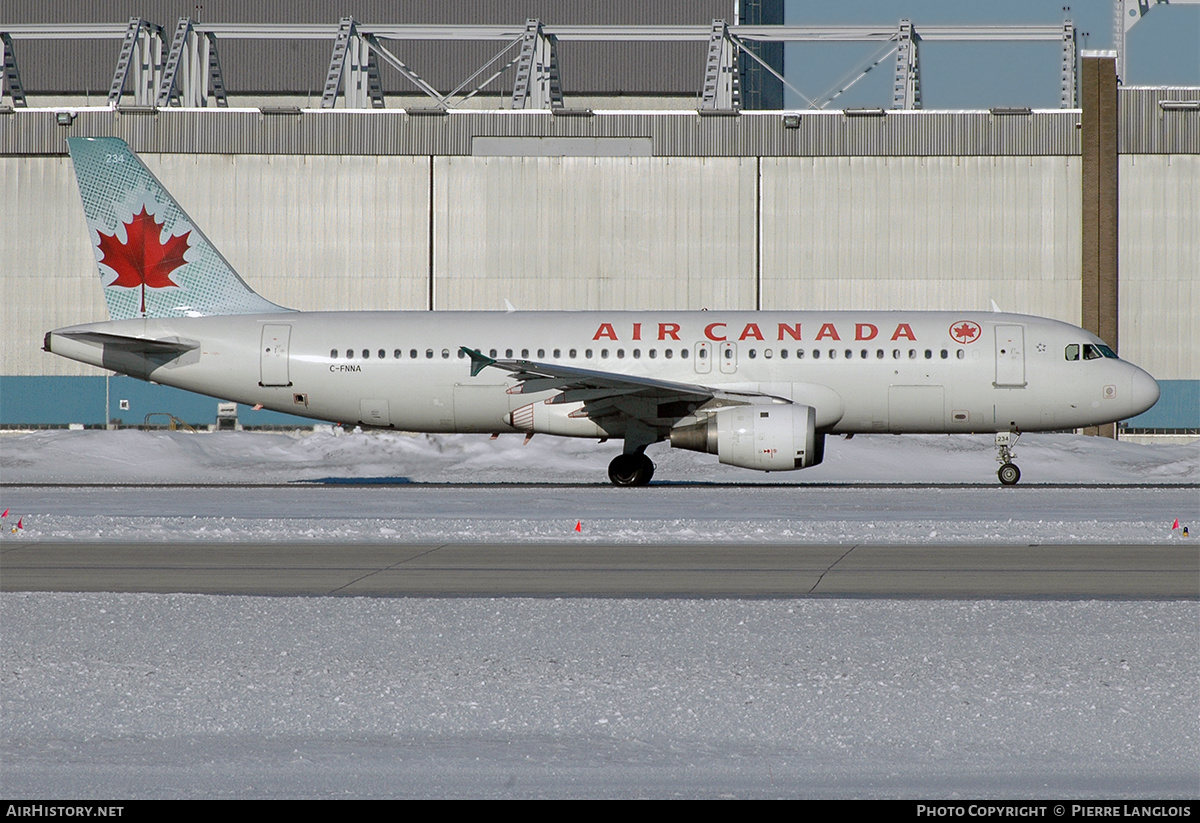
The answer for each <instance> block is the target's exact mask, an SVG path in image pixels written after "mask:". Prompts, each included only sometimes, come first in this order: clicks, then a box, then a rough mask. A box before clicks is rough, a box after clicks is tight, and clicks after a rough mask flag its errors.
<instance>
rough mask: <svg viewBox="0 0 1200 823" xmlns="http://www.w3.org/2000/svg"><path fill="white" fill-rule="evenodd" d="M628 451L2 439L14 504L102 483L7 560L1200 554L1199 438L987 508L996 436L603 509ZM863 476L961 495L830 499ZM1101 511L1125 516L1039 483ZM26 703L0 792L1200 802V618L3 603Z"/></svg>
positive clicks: (1068, 443)
mask: <svg viewBox="0 0 1200 823" xmlns="http://www.w3.org/2000/svg"><path fill="white" fill-rule="evenodd" d="M615 450H616V447H615V446H614V445H613V444H606V445H605V446H602V447H597V446H596V445H595V444H594V443H591V442H588V441H583V442H577V441H564V440H554V439H551V438H535V439H534V441H533V442H532V443H531V444H530V445H529V446H524V447H523V446H521V440H520V438H519V437H515V436H514V437H510V438H501V439H500V440H499V441H495V442H489V441H487V440H486V438H466V437H460V438H449V437H447V438H426V437H418V438H411V437H405V436H402V435H353V434H347V435H335V434H334V433H333V432H331V431H328V430H325V431H322V432H319V433H317V434H314V435H309V436H304V437H289V436H287V435H262V434H248V433H247V434H228V433H226V434H213V435H186V434H167V433H159V434H147V433H139V432H49V433H36V434H25V435H7V436H3V437H0V482H3V483H4V484H34V483H87V484H97V487H96V488H85V489H81V488H78V487H76V488H72V489H66V490H63V489H56V488H52V487H30V486H11V485H6V486H5V487H3V488H0V507H5V506H10V507H12V509H13V511H12V512H11V513H10V515H9V519H8V520H6V521H5V522H6V524H11V523H12V518H13V517H15V516H19V515H27V516H28V520H27V521H26V526H27V528H26V529H24V530H22V532H20V533H18V534H15V535H14V534H12V533H11V532H10V531H9V530H8V529H7V528H6V529H5V530H4V532H3V533H2V534H0V551H10V550H14V549H15V548H17V547H18V546H20V545H22V544H24V545H29V544H31V543H35V542H36V541H38V540H45V539H101V540H121V541H128V540H139V539H151V540H161V539H163V538H164V536H165V537H169V538H177V539H181V540H188V539H212V538H213V537H222V538H224V539H229V540H241V539H254V540H265V539H293V540H294V539H304V538H305V537H308V538H311V539H313V540H325V539H333V540H372V541H375V540H380V539H390V537H391V535H395V537H396V539H401V538H403V539H412V538H414V536H415V537H416V538H419V539H438V538H437V535H439V534H440V535H442V539H445V538H447V537H449V535H450V533H451V532H452V531H453V530H454V529H459V530H461V531H462V533H463V535H467V536H470V535H473V536H474V537H475V538H477V539H502V538H503V537H504V536H505V535H507V536H508V538H509V539H528V538H529V537H530V535H531V534H532V535H534V536H536V535H543V537H542V538H541V539H555V540H562V539H564V538H566V537H568V536H569V535H570V530H569V528H568V527H567V526H566V525H565V524H564V519H566V518H568V517H570V515H571V513H572V512H579V511H582V512H584V513H585V514H586V517H585V518H584V519H585V522H586V524H587V526H588V531H586V532H584V535H583V536H584V537H585V539H591V538H592V536H593V535H595V536H596V537H595V539H601V537H600V536H601V535H606V537H605V539H612V538H613V536H614V535H615V537H616V539H624V540H634V541H643V542H652V541H658V540H663V539H667V540H683V541H685V542H686V541H694V540H708V539H712V538H713V536H714V534H715V535H717V536H718V537H722V538H724V539H758V540H787V541H799V542H804V541H812V542H817V541H828V540H834V541H838V540H861V539H870V535H871V533H872V532H876V533H877V534H879V535H880V537H879V538H878V539H880V540H897V539H899V542H904V541H906V540H913V541H916V540H930V539H933V540H937V539H947V538H948V539H958V534H957V533H958V532H962V533H963V534H965V535H968V536H969V535H981V534H991V537H989V538H988V539H990V540H999V541H1001V542H1004V541H1016V540H1022V541H1024V540H1030V542H1038V540H1037V539H1042V540H1044V541H1045V542H1061V541H1063V540H1072V538H1073V539H1074V540H1081V541H1082V540H1096V541H1100V542H1103V541H1108V540H1112V539H1116V538H1114V537H1113V535H1116V534H1120V535H1124V536H1123V537H1121V538H1120V539H1124V540H1135V541H1136V540H1141V541H1146V542H1157V541H1161V540H1178V539H1181V538H1180V537H1179V533H1178V532H1177V531H1172V530H1171V529H1170V523H1169V522H1168V523H1165V524H1164V522H1163V520H1164V519H1167V518H1168V517H1169V516H1170V515H1171V514H1172V512H1177V515H1176V516H1179V517H1180V519H1181V520H1182V521H1183V522H1185V523H1186V522H1191V523H1195V522H1197V520H1200V492H1197V489H1196V484H1197V482H1198V480H1200V446H1197V445H1195V444H1192V445H1188V446H1169V447H1147V446H1133V445H1131V444H1127V443H1109V442H1105V441H1098V440H1095V439H1085V438H1076V437H1070V436H1059V435H1055V436H1048V435H1041V436H1039V435H1027V436H1026V437H1025V438H1023V439H1022V441H1021V443H1020V444H1019V446H1018V449H1017V452H1018V457H1019V459H1018V463H1019V464H1020V465H1021V467H1022V470H1023V472H1024V475H1025V479H1024V481H1023V483H1025V484H1029V485H1027V486H1026V485H1023V486H1019V487H1017V488H1015V489H999V488H998V487H996V486H995V479H994V471H995V463H994V460H993V454H994V452H993V450H992V447H991V442H990V438H948V437H902V438H894V437H856V438H854V439H853V440H851V441H840V440H834V441H831V442H830V443H829V448H828V450H827V458H826V459H827V462H826V464H825V465H823V466H821V467H817V468H815V469H811V470H807V471H805V472H801V473H796V474H788V475H757V474H755V473H752V472H746V471H742V470H736V469H728V468H726V467H721V466H719V465H718V464H717V463H716V461H715V459H714V458H706V457H704V456H702V455H694V454H691V453H681V452H674V451H666V450H662V451H654V452H652V456H653V457H654V458H655V460H656V462H657V463H658V464H659V470H658V473H657V474H656V478H655V479H656V481H660V482H657V483H656V485H654V486H651V487H650V488H649V489H643V490H622V489H611V488H609V487H607V484H606V478H605V474H604V472H605V466H606V465H607V462H608V460H609V459H610V458H611V456H612V454H613V453H615ZM383 479H386V480H388V481H389V482H400V483H403V482H405V481H407V482H408V483H429V484H434V485H429V486H424V485H414V486H409V485H400V486H392V485H389V486H379V485H377V483H378V482H379V481H380V480H383ZM295 481H305V485H303V486H300V487H292V486H289V487H286V488H278V487H272V488H269V489H267V488H264V489H247V488H246V487H245V485H240V486H235V485H231V484H255V483H270V484H277V483H293V482H295ZM314 481H318V485H317V486H316V487H315V488H314V487H311V486H310V485H308V484H309V483H312V482H314ZM347 481H349V482H352V483H353V484H354V485H344V484H345V483H346V482H347ZM814 482H815V483H817V484H819V485H813V483H814ZM863 482H866V483H882V484H905V483H914V482H915V483H927V484H948V485H938V486H936V487H930V488H910V487H907V488H906V487H902V486H899V485H897V486H894V487H888V486H886V485H885V486H884V487H879V486H873V487H869V488H853V487H845V486H841V485H838V484H847V483H863ZM1079 482H1085V483H1088V484H1101V485H1102V486H1107V488H1094V487H1093V488H1078V487H1076V488H1060V487H1056V486H1038V485H1037V484H1039V483H1051V484H1058V483H1079ZM112 483H148V484H151V485H152V486H171V487H177V488H165V489H160V488H144V487H139V488H137V489H134V490H131V489H129V488H128V487H126V488H116V489H114V488H112V487H108V486H106V485H105V484H112ZM195 483H215V484H226V485H225V487H223V488H217V489H195V488H194V486H192V487H188V486H187V484H195ZM513 483H517V484H529V485H518V486H517V487H516V488H515V489H513V488H511V484H513ZM543 483H548V484H550V485H538V484H543ZM764 483H765V484H767V485H764ZM778 483H785V484H788V485H784V486H775V485H772V484H778ZM439 484H468V485H466V486H465V487H451V486H446V485H439ZM728 484H739V485H736V486H734V485H728ZM740 484H749V485H740ZM755 484H757V485H755ZM794 484H800V485H799V486H796V485H794ZM966 484H978V485H976V486H974V487H967V488H956V487H955V486H958V485H966ZM1163 484H1166V485H1165V487H1164V485H1163ZM1146 485H1153V486H1155V488H1144V486H1146ZM131 491H132V492H134V493H131ZM456 495H457V496H456ZM519 498H524V499H525V500H527V501H528V500H532V501H535V503H534V504H531V505H529V506H527V507H526V509H525V510H522V511H520V516H519V517H518V516H514V514H513V509H512V506H513V501H514V500H516V499H519ZM447 501H457V503H450V504H448V503H447ZM454 505H470V506H472V507H474V510H473V511H471V512H466V511H453V510H447V508H448V506H451V507H452V506H454ZM305 507H307V509H306V508H305ZM265 508H267V509H269V510H267V511H264V509H265ZM398 509H399V510H398ZM664 509H665V510H664ZM798 509H801V511H800V512H799V513H798V511H797V510H798ZM389 513H390V515H391V516H390V517H389V516H388V515H389ZM574 522H575V518H574V517H570V524H571V525H573V524H574ZM789 529H790V530H791V531H790V532H788V533H786V534H785V533H784V532H785V531H786V530H789ZM405 530H407V531H405ZM1193 531H1194V528H1193ZM389 532H390V534H389ZM401 532H404V533H403V534H401ZM421 535H425V537H424V538H421ZM754 535H757V537H755V536H754ZM864 535H865V536H867V537H866V538H864ZM1056 535H1057V539H1055V536H1056ZM458 539H468V537H462V538H458ZM1072 542H1073V541H1072ZM0 701H2V706H0V793H2V794H3V795H5V796H9V797H17V796H23V797H41V798H89V797H91V798H113V797H116V798H134V797H364V796H397V797H637V796H652V797H929V798H976V797H978V798H983V797H1008V798H1101V797H1103V798H1124V797H1179V798H1195V797H1197V796H1198V795H1200V604H1197V603H1196V602H1195V601H1172V602H1118V601H1068V602H1053V601H929V600H886V599H879V600H747V601H737V600H668V599H659V600H587V599H567V600H556V599H540V600H538V599H515V598H514V599H500V600H495V599H457V600H444V599H442V600H439V599H368V598H337V599H335V598H253V597H213V596H200V595H136V594H48V593H21V594H3V595H0Z"/></svg>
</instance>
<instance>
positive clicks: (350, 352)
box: [346, 349, 354, 360]
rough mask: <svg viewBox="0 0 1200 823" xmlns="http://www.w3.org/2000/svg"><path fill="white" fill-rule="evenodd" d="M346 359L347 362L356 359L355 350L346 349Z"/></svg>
mask: <svg viewBox="0 0 1200 823" xmlns="http://www.w3.org/2000/svg"><path fill="white" fill-rule="evenodd" d="M346 359H347V360H353V359H354V349H346Z"/></svg>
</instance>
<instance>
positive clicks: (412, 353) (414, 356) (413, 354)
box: [408, 349, 417, 360]
mask: <svg viewBox="0 0 1200 823" xmlns="http://www.w3.org/2000/svg"><path fill="white" fill-rule="evenodd" d="M408 356H409V357H410V358H412V359H413V360H416V359H417V350H416V349H409V350H408Z"/></svg>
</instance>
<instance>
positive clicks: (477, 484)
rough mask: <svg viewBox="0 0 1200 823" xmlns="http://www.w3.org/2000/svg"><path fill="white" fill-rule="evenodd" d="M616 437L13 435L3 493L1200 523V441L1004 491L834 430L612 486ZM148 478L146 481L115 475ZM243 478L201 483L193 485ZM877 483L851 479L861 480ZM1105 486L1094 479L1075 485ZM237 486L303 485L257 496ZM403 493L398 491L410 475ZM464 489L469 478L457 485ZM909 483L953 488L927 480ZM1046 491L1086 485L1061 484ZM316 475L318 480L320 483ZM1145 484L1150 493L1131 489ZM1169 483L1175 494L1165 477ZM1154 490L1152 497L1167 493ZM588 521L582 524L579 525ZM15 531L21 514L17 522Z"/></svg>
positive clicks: (30, 512) (555, 535) (387, 522)
mask: <svg viewBox="0 0 1200 823" xmlns="http://www.w3.org/2000/svg"><path fill="white" fill-rule="evenodd" d="M619 448H620V447H619V445H616V444H611V443H610V444H604V445H599V446H598V445H597V444H596V443H594V442H592V441H588V440H584V441H581V440H567V439H562V438H551V437H535V438H534V439H533V441H532V442H531V443H530V444H529V445H527V446H523V445H522V438H521V437H520V436H516V435H513V436H510V437H501V438H500V439H499V440H495V441H490V440H488V439H487V438H486V437H479V436H476V437H470V436H457V437H455V436H415V437H414V436H407V435H402V434H388V433H383V434H362V433H358V434H345V433H341V432H340V430H334V429H329V428H325V429H321V430H318V431H317V432H315V433H307V434H304V435H294V436H289V435H284V434H261V433H245V432H243V433H220V434H199V435H197V434H184V433H168V432H159V433H147V432H138V431H119V432H93V431H76V432H69V431H53V432H39V433H34V434H24V435H9V436H5V437H0V479H2V481H3V482H4V483H5V484H26V483H28V484H36V483H71V484H80V483H82V484H90V485H91V486H94V487H95V488H78V487H74V486H73V487H70V488H66V489H47V488H38V487H35V488H23V489H22V488H0V504H2V505H3V506H5V507H8V508H11V509H12V514H13V516H23V517H24V518H25V522H24V526H25V529H24V531H23V532H22V533H21V534H19V535H15V536H14V535H12V533H11V532H8V531H3V532H0V543H2V542H3V541H6V540H11V539H21V540H34V539H42V540H64V539H66V540H70V539H86V540H122V541H130V540H135V541H137V540H162V539H171V540H213V539H228V540H251V541H256V542H257V541H278V540H291V539H294V538H297V537H298V538H300V539H307V540H313V541H348V540H349V541H364V540H397V541H445V540H453V541H469V542H488V541H492V542H494V541H504V542H507V541H511V540H535V541H545V540H562V539H565V538H569V539H571V540H575V541H580V542H659V541H664V540H665V541H684V542H691V541H703V542H739V541H749V542H764V541H769V542H787V543H795V542H803V543H829V542H846V541H866V542H875V543H878V542H892V543H913V542H928V541H930V540H934V541H939V542H947V541H965V542H1016V543H1031V542H1033V543H1062V542H1073V543H1079V542H1098V543H1125V542H1159V541H1162V540H1170V539H1177V538H1178V532H1175V533H1173V532H1172V530H1171V528H1170V526H1171V524H1172V523H1173V522H1174V520H1175V519H1176V518H1178V519H1180V521H1181V523H1183V524H1189V523H1196V522H1200V492H1197V490H1196V485H1197V484H1198V483H1200V442H1197V443H1193V444H1189V445H1183V446H1139V445H1133V444H1129V443H1120V442H1111V441H1106V440H1101V439H1099V438H1086V437H1075V436H1071V435H1026V436H1025V437H1024V438H1023V439H1022V440H1021V442H1020V443H1019V444H1018V447H1017V454H1018V462H1019V464H1020V465H1021V467H1022V469H1023V471H1024V479H1023V481H1022V485H1020V486H1017V487H1015V488H1001V487H1000V486H999V484H998V483H997V481H996V477H995V467H996V462H995V459H994V454H995V452H994V449H993V448H992V444H991V439H990V438H988V437H961V436H960V437H947V436H924V437H918V436H911V437H894V436H887V435H880V436H860V437H855V438H854V439H852V440H842V439H831V440H830V442H829V444H828V447H827V449H826V460H825V463H823V464H822V465H820V466H816V467H814V468H811V469H806V470H804V471H801V472H788V473H774V474H764V473H760V472H753V471H748V470H745V469H737V468H731V467H728V466H722V465H721V464H720V463H718V462H717V460H716V458H715V457H712V456H709V455H700V454H696V453H693V452H681V451H678V450H673V449H669V448H666V447H665V446H663V445H661V444H660V445H659V446H657V447H654V448H652V449H651V450H650V451H649V452H648V453H649V454H651V455H652V457H653V458H654V460H655V461H656V462H657V464H658V469H657V471H656V473H655V481H654V483H653V484H652V485H651V487H650V488H648V489H616V488H613V487H611V486H610V485H609V483H608V480H607V473H606V472H607V465H608V461H609V460H610V459H611V458H612V456H613V455H614V454H616V453H617V450H618V449H619ZM115 483H139V484H145V485H147V486H150V487H152V488H148V489H142V488H139V489H138V490H137V491H136V492H130V491H129V490H128V489H122V488H113V487H111V486H109V485H108V484H115ZM197 483H198V484H218V485H228V486H230V488H227V489H205V490H203V491H202V492H201V491H196V490H193V489H188V488H182V487H181V486H186V485H189V484H197ZM861 483H869V484H879V485H878V486H875V487H871V488H849V487H848V486H849V485H850V484H861ZM1081 483H1082V484H1097V486H1098V487H1089V488H1080V487H1078V486H1077V485H1074V484H1081ZM234 484H297V485H296V487H295V488H285V489H273V490H271V491H270V492H269V493H268V492H265V491H264V492H248V491H247V490H246V489H244V488H237V487H234ZM397 484H398V485H397ZM449 484H453V488H450V487H448V485H449ZM905 484H937V486H938V487H937V488H935V489H930V488H920V487H917V488H912V487H905ZM1044 484H1070V485H1068V486H1067V487H1058V488H1056V487H1046V486H1045V485H1044ZM314 486H316V488H314ZM1129 486H1145V488H1125V487H1129ZM1164 486H1165V488H1164ZM1151 487H1153V488H1151ZM580 520H582V521H584V525H585V528H584V529H583V530H582V532H579V533H576V532H574V531H573V527H574V525H575V524H576V522H577V521H580ZM10 522H11V521H10Z"/></svg>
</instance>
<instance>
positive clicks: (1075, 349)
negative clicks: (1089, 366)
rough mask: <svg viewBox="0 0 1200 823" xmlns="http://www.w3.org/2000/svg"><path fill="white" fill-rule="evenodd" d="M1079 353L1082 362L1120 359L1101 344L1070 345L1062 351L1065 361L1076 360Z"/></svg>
mask: <svg viewBox="0 0 1200 823" xmlns="http://www.w3.org/2000/svg"><path fill="white" fill-rule="evenodd" d="M1081 353H1082V354H1083V359H1084V360H1102V359H1104V358H1106V357H1107V358H1109V359H1111V360H1119V359H1120V358H1119V357H1117V353H1116V352H1115V351H1113V350H1112V349H1110V348H1109V347H1108V346H1106V345H1104V344H1103V343H1082V344H1080V343H1070V344H1068V345H1067V348H1066V350H1065V351H1064V356H1065V357H1066V359H1067V360H1078V359H1079V356H1080V354H1081Z"/></svg>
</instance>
